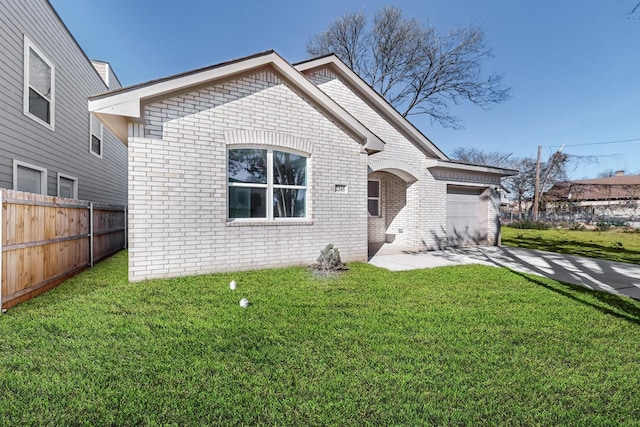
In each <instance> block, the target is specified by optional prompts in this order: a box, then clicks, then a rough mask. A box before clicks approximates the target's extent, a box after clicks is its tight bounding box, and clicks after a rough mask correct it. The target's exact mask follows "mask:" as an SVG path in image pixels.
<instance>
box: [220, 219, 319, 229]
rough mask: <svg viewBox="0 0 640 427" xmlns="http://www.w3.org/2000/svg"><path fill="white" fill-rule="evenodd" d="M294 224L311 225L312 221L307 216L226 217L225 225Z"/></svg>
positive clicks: (275, 225) (277, 225)
mask: <svg viewBox="0 0 640 427" xmlns="http://www.w3.org/2000/svg"><path fill="white" fill-rule="evenodd" d="M292 225H293V226H296V225H304V226H308V225H313V221H312V220H310V219H307V218H304V219H289V220H286V219H281V220H271V221H270V220H266V219H264V220H256V219H253V220H251V219H250V220H243V219H228V220H227V227H280V226H285V227H287V226H292Z"/></svg>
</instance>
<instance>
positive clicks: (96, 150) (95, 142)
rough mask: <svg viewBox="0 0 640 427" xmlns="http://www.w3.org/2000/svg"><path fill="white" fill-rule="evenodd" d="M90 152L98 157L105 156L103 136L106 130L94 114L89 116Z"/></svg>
mask: <svg viewBox="0 0 640 427" xmlns="http://www.w3.org/2000/svg"><path fill="white" fill-rule="evenodd" d="M89 129H90V132H89V152H90V153H91V154H93V155H94V156H96V157H99V158H102V156H103V146H104V144H103V139H102V137H103V134H104V129H103V127H102V123H101V122H100V120H98V119H97V118H95V117H93V114H89Z"/></svg>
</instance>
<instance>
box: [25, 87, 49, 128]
mask: <svg viewBox="0 0 640 427" xmlns="http://www.w3.org/2000/svg"><path fill="white" fill-rule="evenodd" d="M49 105H50V104H49V101H47V100H46V99H45V98H43V97H42V96H40V95H39V94H38V93H37V92H36V91H34V90H33V89H31V88H29V112H30V113H31V114H33V115H34V116H36V117H37V118H39V119H40V120H42V121H44V122H47V123H51V120H50V114H49Z"/></svg>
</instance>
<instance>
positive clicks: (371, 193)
mask: <svg viewBox="0 0 640 427" xmlns="http://www.w3.org/2000/svg"><path fill="white" fill-rule="evenodd" d="M367 209H368V211H369V216H380V181H368V182H367Z"/></svg>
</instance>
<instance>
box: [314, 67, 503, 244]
mask: <svg viewBox="0 0 640 427" xmlns="http://www.w3.org/2000/svg"><path fill="white" fill-rule="evenodd" d="M307 77H308V78H309V79H310V80H311V81H312V82H313V83H315V84H316V85H318V86H319V87H320V88H321V89H322V90H323V91H324V92H325V93H327V94H328V95H329V96H330V97H331V98H333V99H334V100H335V101H336V102H338V104H340V105H341V106H342V107H344V108H345V109H346V110H347V111H349V112H350V113H351V114H352V115H353V116H354V117H355V118H357V119H358V120H359V121H361V122H362V123H363V124H364V125H365V126H367V127H368V128H369V129H371V131H373V132H374V133H375V134H376V135H378V136H379V137H380V138H381V139H382V140H383V141H384V142H385V143H386V145H385V149H384V151H382V152H380V153H376V154H373V155H371V156H369V159H368V161H369V163H370V164H374V163H376V164H387V165H389V167H390V168H391V167H392V165H393V164H394V162H395V163H398V162H400V163H402V164H403V166H404V169H405V171H409V172H410V173H412V174H415V175H417V176H414V178H416V180H415V181H413V180H411V181H409V182H407V181H402V180H400V181H402V182H403V184H404V188H403V186H402V185H400V182H399V181H398V180H395V181H394V183H391V181H387V179H385V178H384V177H385V176H386V175H390V176H393V177H394V178H398V176H395V175H392V174H389V173H386V172H385V174H384V175H378V173H379V172H377V173H374V174H370V177H372V178H373V177H380V176H382V177H383V183H384V184H385V185H383V188H385V191H384V194H385V196H384V197H385V198H386V199H385V201H386V200H389V197H390V196H389V194H391V193H392V192H394V193H395V194H397V197H399V198H401V197H404V202H405V206H404V207H403V208H402V210H401V214H400V215H399V216H398V217H397V218H396V219H395V220H394V221H391V222H388V220H387V219H386V218H384V219H375V218H374V219H372V218H370V219H369V240H370V241H372V242H379V241H383V240H380V239H383V238H384V236H383V231H384V232H385V233H386V234H395V243H398V244H401V245H404V246H408V247H411V248H414V249H436V248H437V247H438V242H439V241H443V240H446V234H447V184H451V183H455V184H470V185H482V186H486V187H489V186H495V185H499V184H500V179H499V178H497V177H496V176H491V175H487V174H482V173H475V172H471V171H451V170H444V171H443V170H440V171H437V170H435V171H433V173H432V171H431V170H430V169H428V165H429V160H428V158H427V157H426V155H425V154H424V153H423V152H422V151H421V150H419V149H418V148H417V147H416V146H415V145H414V144H413V143H411V142H410V141H408V140H407V139H406V138H405V137H404V136H403V135H402V134H401V133H400V132H399V131H398V130H397V129H396V128H394V127H393V126H392V125H391V124H390V123H389V122H387V121H386V120H384V119H383V118H382V117H381V116H380V115H379V114H378V113H377V112H376V111H375V110H374V109H373V108H371V106H370V105H368V104H367V103H365V101H364V100H363V99H361V98H360V97H359V96H357V95H356V94H355V93H354V92H352V91H351V89H350V88H349V87H348V85H346V84H345V83H344V82H343V81H341V80H340V79H339V78H338V77H337V76H336V75H335V74H334V73H333V72H332V71H331V70H329V69H327V68H324V69H320V70H315V71H313V72H311V73H309V74H308V75H307ZM399 167H400V166H399ZM398 179H400V178H398ZM405 188H406V191H405ZM403 193H404V195H403V196H402V194H403ZM491 198H492V199H491V202H490V203H488V209H490V211H489V213H488V215H489V221H488V223H489V230H488V232H489V235H490V236H491V235H495V233H496V230H497V226H496V224H497V221H496V220H497V212H498V210H497V209H495V208H494V205H496V204H497V206H499V200H497V195H496V194H495V192H491ZM389 201H391V200H389ZM393 203H401V201H400V200H398V201H393ZM384 209H386V208H385V206H384V205H383V210H384ZM392 209H393V208H392ZM384 215H386V214H384ZM494 218H495V219H496V220H494ZM399 229H402V230H403V232H402V233H399V232H398V230H399Z"/></svg>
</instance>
